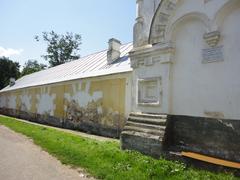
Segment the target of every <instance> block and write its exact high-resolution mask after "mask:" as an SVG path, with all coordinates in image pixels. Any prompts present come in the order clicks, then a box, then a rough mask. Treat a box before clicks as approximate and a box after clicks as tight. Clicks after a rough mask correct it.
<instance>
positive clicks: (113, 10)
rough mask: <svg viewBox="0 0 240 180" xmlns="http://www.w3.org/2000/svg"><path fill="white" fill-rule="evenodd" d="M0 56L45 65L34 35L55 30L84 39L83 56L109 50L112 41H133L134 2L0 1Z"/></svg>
mask: <svg viewBox="0 0 240 180" xmlns="http://www.w3.org/2000/svg"><path fill="white" fill-rule="evenodd" d="M0 12H1V17H0V19H1V21H0V23H1V28H0V56H2V55H5V56H9V57H10V59H12V60H14V61H17V62H20V64H21V65H23V64H24V62H26V61H27V60H28V59H36V60H38V61H39V62H41V63H46V61H45V60H43V59H42V58H41V57H40V56H41V55H42V54H45V49H46V44H44V43H43V42H36V41H35V40H34V36H35V35H41V32H43V31H51V30H54V31H55V32H57V33H65V32H67V31H68V32H73V33H78V34H81V35H82V45H81V51H80V54H81V56H85V55H88V54H91V53H93V52H96V51H101V50H103V49H106V48H107V46H108V45H107V42H108V39H109V38H112V37H114V38H117V39H119V40H120V41H121V42H122V43H127V42H131V41H132V29H133V24H134V21H135V0H0Z"/></svg>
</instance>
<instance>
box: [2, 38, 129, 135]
mask: <svg viewBox="0 0 240 180" xmlns="http://www.w3.org/2000/svg"><path fill="white" fill-rule="evenodd" d="M131 48H132V44H131V43H128V44H125V45H121V44H120V42H119V41H117V40H116V39H111V40H110V41H109V49H108V50H105V51H101V52H99V53H95V54H92V55H89V56H86V57H83V58H81V59H79V60H76V61H72V62H69V63H66V64H63V65H59V66H56V67H53V68H50V69H47V70H44V71H41V72H37V73H34V74H31V75H27V76H24V77H22V78H21V79H19V80H17V81H16V82H15V83H13V84H12V85H11V86H10V85H9V86H8V87H6V88H4V89H3V90H1V91H0V111H1V113H2V114H7V115H12V116H15V117H20V118H24V119H28V120H31V121H36V122H40V123H45V124H50V125H54V126H59V127H64V128H71V129H79V130H82V131H86V132H89V133H95V134H99V135H104V136H110V137H119V135H120V132H121V130H122V129H123V126H124V123H125V121H126V118H127V115H128V114H129V110H130V108H129V107H128V106H130V104H131V103H130V102H128V101H129V99H131V95H130V92H131V89H130V88H131V87H130V85H131V79H130V78H131V76H130V75H131V71H132V69H131V67H130V61H129V58H128V52H129V51H130V50H131Z"/></svg>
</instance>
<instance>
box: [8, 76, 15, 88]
mask: <svg viewBox="0 0 240 180" xmlns="http://www.w3.org/2000/svg"><path fill="white" fill-rule="evenodd" d="M14 84H15V78H10V80H9V86H10V87H11V86H14Z"/></svg>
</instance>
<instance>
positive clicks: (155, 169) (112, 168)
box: [0, 117, 237, 180]
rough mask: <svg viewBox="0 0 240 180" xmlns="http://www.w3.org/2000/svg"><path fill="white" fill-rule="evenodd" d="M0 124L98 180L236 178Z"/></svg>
mask: <svg viewBox="0 0 240 180" xmlns="http://www.w3.org/2000/svg"><path fill="white" fill-rule="evenodd" d="M0 124H2V125H4V126H7V127H9V128H10V129H12V130H14V131H16V132H19V133H22V134H24V135H26V136H28V137H30V138H32V139H33V141H34V143H35V144H37V145H39V146H41V147H42V148H43V149H44V150H46V151H47V152H49V153H50V154H51V155H53V156H55V157H56V158H57V159H59V160H60V161H61V162H62V163H63V164H68V165H71V166H73V167H81V168H84V169H85V170H86V171H87V172H88V173H90V174H91V175H93V176H94V177H96V178H99V179H114V180H117V179H124V180H127V179H137V180H142V179H146V180H147V179H161V180H163V179H174V180H175V179H201V180H207V179H237V178H236V177H234V176H232V175H230V174H214V173H211V172H207V171H202V170H196V169H193V168H186V167H185V165H184V164H182V163H179V162H172V161H167V160H164V159H160V160H156V159H153V158H151V157H147V156H144V155H141V154H140V153H137V152H132V151H121V150H120V147H119V143H118V142H114V141H113V142H112V141H111V142H100V141H97V140H92V139H88V138H83V137H79V136H77V135H74V134H70V133H66V132H62V131H59V130H55V129H51V128H46V127H41V126H37V125H32V124H28V123H24V122H20V121H17V120H15V119H14V118H9V117H0Z"/></svg>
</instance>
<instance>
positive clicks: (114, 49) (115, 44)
mask: <svg viewBox="0 0 240 180" xmlns="http://www.w3.org/2000/svg"><path fill="white" fill-rule="evenodd" d="M120 47H121V42H120V41H119V40H117V39H114V38H112V39H110V40H109V41H108V52H107V62H108V64H111V63H112V62H114V61H115V60H117V59H118V58H120V54H121V53H120Z"/></svg>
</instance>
